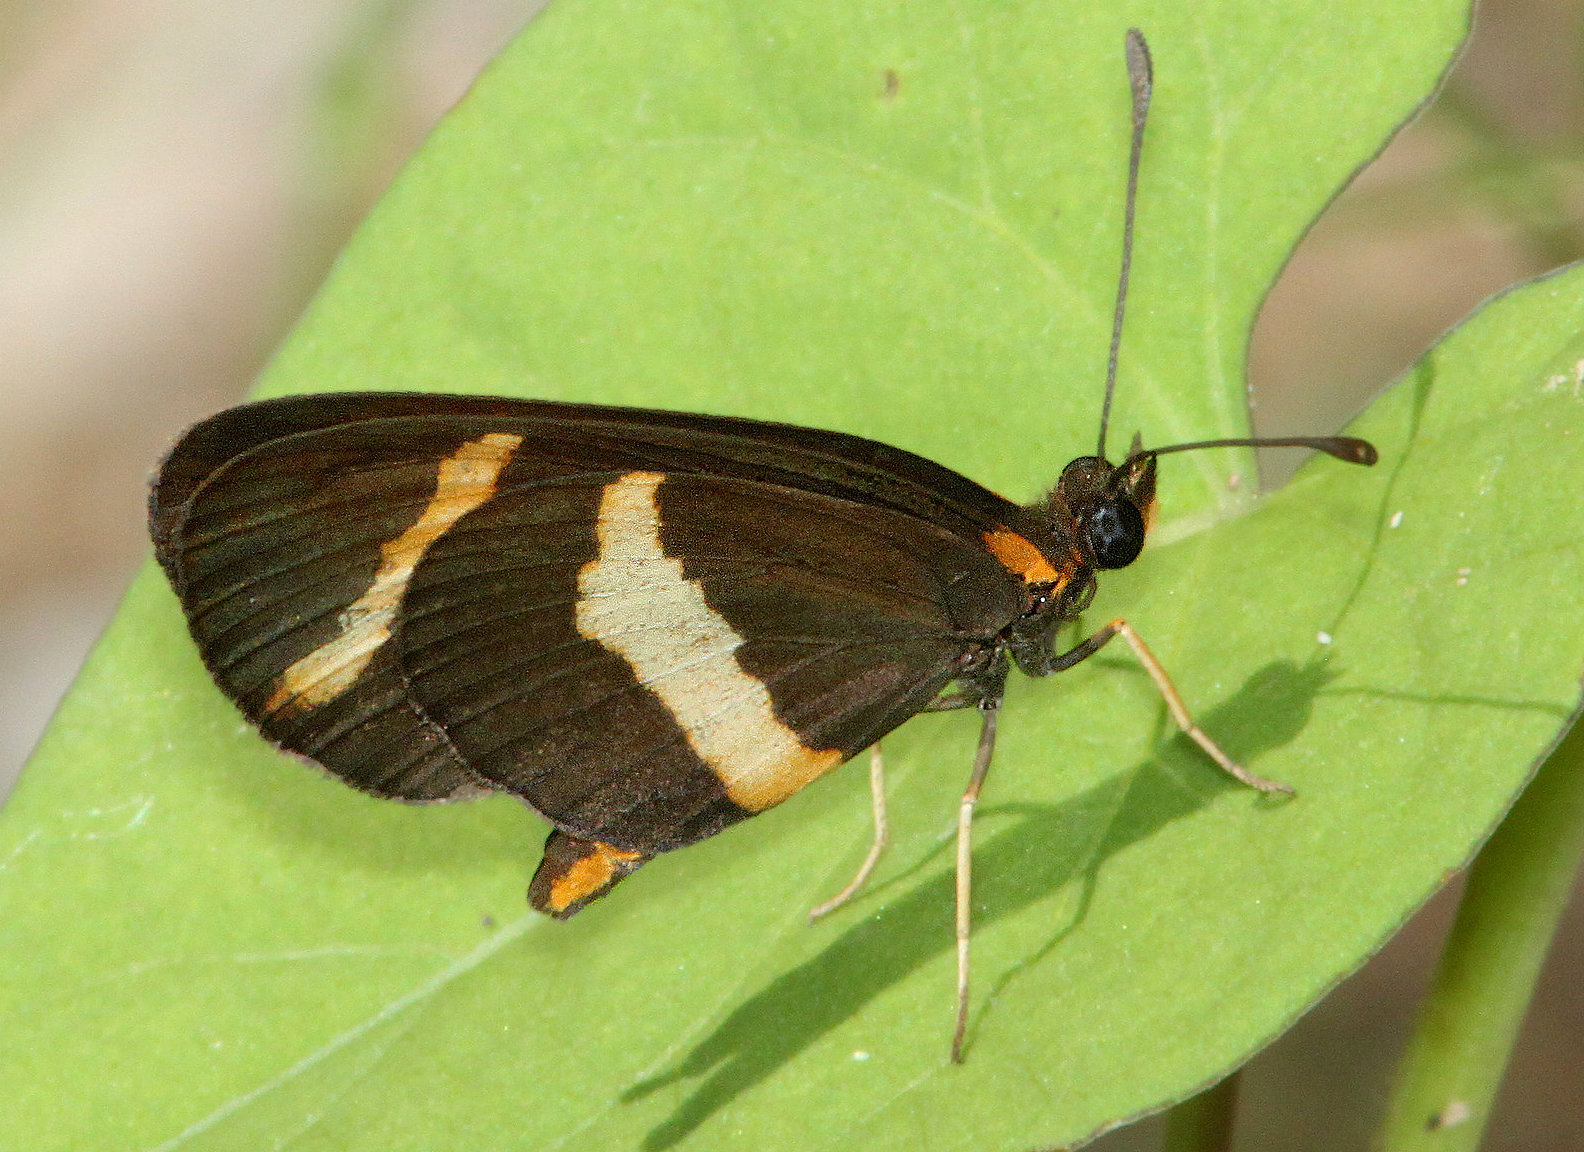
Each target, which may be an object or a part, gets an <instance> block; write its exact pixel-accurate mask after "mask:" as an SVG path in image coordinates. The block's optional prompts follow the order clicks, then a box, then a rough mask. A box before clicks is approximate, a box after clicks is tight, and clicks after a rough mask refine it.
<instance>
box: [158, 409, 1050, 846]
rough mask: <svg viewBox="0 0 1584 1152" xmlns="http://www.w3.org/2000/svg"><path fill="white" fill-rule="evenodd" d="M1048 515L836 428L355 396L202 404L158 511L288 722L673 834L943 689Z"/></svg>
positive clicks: (166, 548) (300, 734)
mask: <svg viewBox="0 0 1584 1152" xmlns="http://www.w3.org/2000/svg"><path fill="white" fill-rule="evenodd" d="M1018 515H1020V513H1019V512H1018V510H1017V509H1016V508H1015V507H1014V506H1013V505H1011V504H1009V503H1008V502H1006V501H1004V500H1001V499H1000V498H999V497H996V496H994V495H993V494H991V493H989V492H987V491H985V490H984V489H982V488H980V487H979V486H977V485H975V484H973V483H972V482H971V481H968V480H966V479H964V478H963V477H961V476H958V475H957V474H956V473H953V472H950V471H949V470H947V469H944V468H942V467H940V466H939V465H935V464H933V463H930V462H929V461H926V460H923V459H921V458H919V457H915V456H912V455H911V454H909V453H906V452H902V451H900V450H898V449H894V448H888V447H886V446H884V445H879V444H875V443H873V442H871V441H867V440H861V439H858V438H855V437H849V436H843V435H840V434H835V433H821V432H816V431H812V430H809V429H799V428H791V427H787V426H783V425H774V424H759V423H756V422H753V421H742V420H728V419H724V418H715V417H703V416H682V415H673V414H657V413H651V412H646V411H639V410H629V409H612V408H601V407H597V406H591V405H558V404H552V403H542V402H528V401H517V402H514V401H509V400H500V399H484V400H480V399H474V398H466V397H440V396H404V395H390V396H382V395H369V396H334V395H331V396H318V397H302V398H288V399H283V400H277V401H266V402H263V403H261V404H256V405H250V406H245V407H243V408H240V409H233V410H231V411H229V412H227V413H223V414H221V415H220V416H219V417H216V418H215V419H214V420H212V421H208V422H206V423H205V424H202V425H199V426H198V428H196V429H194V430H193V432H192V433H190V434H189V435H188V437H187V438H186V439H184V440H183V442H182V443H181V444H180V445H178V447H177V449H176V450H175V452H174V453H173V454H172V456H171V458H170V460H169V461H168V462H167V464H166V466H165V468H164V470H163V472H162V475H161V480H160V482H159V484H158V485H157V487H156V491H155V497H154V503H153V513H152V518H153V524H154V534H155V540H156V546H157V551H158V554H159V557H160V560H161V562H162V563H163V564H164V565H165V567H166V570H167V571H168V572H169V573H170V575H171V579H172V583H173V585H174V586H175V587H176V589H177V590H178V593H179V594H180V596H181V598H182V601H183V604H184V606H185V607H186V609H187V612H188V618H189V622H190V625H191V628H192V631H193V634H194V636H195V637H196V638H197V640H198V642H199V647H200V649H201V651H202V652H203V655H204V659H205V662H206V663H207V664H208V665H209V667H210V669H211V671H212V672H213V673H214V675H215V677H216V679H217V680H218V681H219V682H220V683H221V685H222V686H223V687H224V688H225V690H226V691H227V693H228V694H229V695H231V696H232V698H233V699H235V700H236V701H237V702H238V703H239V705H240V706H241V707H242V709H243V711H244V712H246V713H247V715H248V716H249V717H250V718H252V719H253V720H255V721H256V722H257V723H258V724H259V725H260V727H261V729H262V730H263V731H264V732H265V733H266V734H267V735H268V736H270V737H271V738H272V739H274V740H276V741H277V742H279V743H280V744H282V745H283V746H284V747H286V748H289V749H291V750H293V751H297V752H300V753H303V754H305V755H308V756H310V757H312V758H314V759H316V760H318V761H319V762H320V763H322V764H323V765H325V766H326V767H327V768H329V769H330V770H331V771H333V772H335V773H336V774H338V775H340V776H342V777H343V778H345V779H346V780H347V781H348V782H350V783H352V784H355V785H356V786H358V787H360V788H363V789H365V790H367V791H371V792H375V793H377V794H381V795H388V796H395V797H399V798H403V799H410V800H431V799H444V798H450V797H455V796H461V795H467V794H470V793H472V792H474V791H477V790H478V789H479V788H481V787H493V788H498V789H502V790H506V791H510V792H513V793H515V794H517V795H519V796H521V797H522V798H523V799H525V800H526V801H527V802H528V803H530V804H531V805H532V806H533V807H535V808H536V809H538V810H539V811H541V812H543V813H544V814H545V815H546V816H548V817H549V818H550V819H551V820H552V821H553V822H555V823H556V824H557V826H558V827H561V828H563V829H566V830H568V831H570V832H572V833H573V834H575V835H578V836H581V837H588V838H590V839H594V840H600V841H604V842H608V843H610V844H613V845H616V846H619V847H622V848H630V849H632V850H634V851H641V852H645V853H653V852H656V851H662V850H665V849H667V848H672V847H677V846H680V845H681V844H686V843H690V842H692V841H694V840H697V839H700V838H702V837H704V836H707V835H709V834H710V833H712V832H714V831H716V830H718V829H719V828H720V827H722V826H724V825H725V824H727V823H730V822H731V821H732V820H735V819H740V818H742V817H744V816H746V815H750V814H752V813H753V812H755V811H760V810H762V809H763V808H765V807H769V806H770V805H771V804H774V803H778V802H779V801H780V800H782V799H785V798H786V797H787V796H789V795H791V794H793V793H794V792H796V791H797V790H798V789H799V788H801V787H802V786H803V785H805V784H806V783H808V782H809V781H810V780H812V779H814V778H816V777H817V776H819V775H821V774H823V773H824V772H826V771H828V770H829V769H830V768H832V767H834V766H835V765H836V764H838V763H840V762H841V760H843V759H845V758H846V757H848V756H850V755H852V754H853V753H855V752H856V751H858V750H859V749H861V748H863V747H865V746H867V745H868V744H870V743H872V742H873V741H874V740H876V739H878V738H879V737H880V736H881V735H883V734H884V733H885V732H887V731H889V730H890V729H891V728H894V727H895V726H896V725H897V724H899V723H901V722H902V721H903V720H905V719H906V718H907V717H909V716H911V715H912V714H914V713H915V712H917V711H918V710H919V709H920V708H922V707H923V706H924V705H926V704H927V703H928V702H929V700H930V699H931V698H933V697H934V695H935V694H936V693H938V692H939V691H940V689H941V688H943V687H944V686H945V685H946V684H948V683H949V682H950V681H951V680H952V679H953V678H954V676H955V675H956V673H957V671H958V669H959V666H960V660H961V659H962V658H963V657H964V656H965V654H967V653H968V652H970V651H971V650H972V649H973V647H974V645H976V644H979V643H982V642H984V641H985V640H987V639H988V638H990V637H993V636H994V635H995V634H996V633H997V632H998V631H999V630H1000V629H1002V628H1003V627H1005V626H1006V625H1007V624H1008V623H1009V622H1010V621H1011V620H1012V619H1014V618H1016V616H1017V615H1018V613H1019V612H1020V611H1022V610H1023V608H1024V607H1025V604H1024V599H1023V597H1024V591H1023V588H1024V585H1023V582H1022V581H1021V580H1019V579H1017V578H1016V577H1015V576H1013V575H1012V574H1010V573H1009V572H1008V570H1007V567H1006V566H1005V563H1004V562H1003V561H998V560H997V558H996V557H995V556H994V555H992V554H991V552H990V551H988V550H987V549H986V546H985V542H984V540H985V534H986V533H987V532H994V531H996V530H998V528H999V527H1000V526H1002V525H1004V524H1006V523H1008V522H1014V521H1015V518H1016V517H1017V516H1018Z"/></svg>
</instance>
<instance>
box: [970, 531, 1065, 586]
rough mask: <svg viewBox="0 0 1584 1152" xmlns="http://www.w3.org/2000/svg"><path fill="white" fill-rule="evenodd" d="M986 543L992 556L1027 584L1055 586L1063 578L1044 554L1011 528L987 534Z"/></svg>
mask: <svg viewBox="0 0 1584 1152" xmlns="http://www.w3.org/2000/svg"><path fill="white" fill-rule="evenodd" d="M984 542H985V547H986V548H988V549H990V553H991V555H993V556H994V557H995V558H996V559H997V560H999V561H1001V564H1002V566H1003V567H1005V568H1006V570H1007V571H1008V572H1012V573H1015V574H1016V575H1018V576H1021V577H1022V578H1023V581H1024V583H1026V584H1054V583H1057V582H1058V581H1059V580H1061V578H1062V573H1060V572H1058V571H1057V570H1056V569H1055V568H1054V567H1052V565H1051V562H1050V561H1049V560H1047V559H1045V554H1044V553H1042V552H1041V551H1040V550H1039V549H1038V548H1036V547H1034V545H1033V544H1032V543H1031V542H1030V541H1029V540H1028V539H1027V538H1026V537H1023V536H1019V535H1018V534H1017V533H1016V532H1014V531H1012V529H1010V528H997V529H995V531H993V532H986V533H985V534H984Z"/></svg>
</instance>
